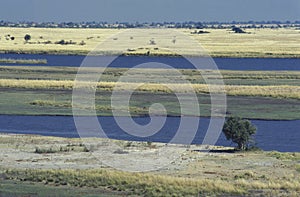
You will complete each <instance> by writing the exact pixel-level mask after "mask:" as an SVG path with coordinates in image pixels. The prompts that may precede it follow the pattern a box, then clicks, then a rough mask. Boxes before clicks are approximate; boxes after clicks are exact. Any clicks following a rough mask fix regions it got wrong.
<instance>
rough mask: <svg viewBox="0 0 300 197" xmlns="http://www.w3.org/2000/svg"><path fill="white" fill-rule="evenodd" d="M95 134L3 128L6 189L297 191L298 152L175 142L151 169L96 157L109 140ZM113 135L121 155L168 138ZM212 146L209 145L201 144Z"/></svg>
mask: <svg viewBox="0 0 300 197" xmlns="http://www.w3.org/2000/svg"><path fill="white" fill-rule="evenodd" d="M90 141H92V142H93V143H94V144H99V145H97V146H94V148H93V149H86V147H85V144H83V142H82V141H81V139H67V138H55V137H41V136H32V135H27V136H26V135H11V134H1V135H0V147H1V148H0V180H1V182H0V194H1V196H5V195H7V196H14V195H16V196H17V195H18V196H20V195H23V196H24V195H25V196H26V195H32V194H34V196H47V193H45V192H44V191H51V192H52V191H53V192H54V193H53V194H55V193H56V194H57V195H59V194H60V195H62V196H73V195H75V196H78V194H82V195H83V196H85V195H87V191H88V190H89V188H91V190H89V191H90V192H89V194H90V195H92V196H93V194H94V195H96V194H99V193H101V194H102V195H100V196H110V195H120V196H122V195H131V196H134V195H137V194H142V195H143V196H144V195H146V196H152V195H155V196H173V195H174V194H177V196H196V195H197V194H198V193H199V194H202V195H212V196H215V195H217V194H219V195H237V196H247V195H249V196H261V195H266V196H297V195H298V194H299V192H300V179H299V177H300V176H299V175H300V166H299V161H300V154H299V153H279V152H260V151H258V152H236V153H234V152H232V149H227V148H224V147H208V146H204V145H203V146H195V145H193V146H189V147H186V146H182V145H175V146H171V147H170V148H171V149H172V150H173V151H175V152H176V151H178V152H180V153H181V154H179V158H177V159H176V160H174V162H172V163H171V164H169V165H167V166H166V167H163V168H161V169H159V170H158V171H153V172H148V173H128V172H120V171H116V170H113V169H111V168H109V167H107V166H106V165H105V164H104V163H102V162H101V156H99V157H94V153H95V152H97V148H100V149H101V148H105V147H104V146H105V144H103V143H102V140H101V139H90ZM112 143H117V144H119V146H120V147H121V149H122V151H118V152H115V153H114V156H119V157H121V156H128V155H132V154H135V153H136V152H137V151H138V152H141V153H142V152H147V151H151V152H155V151H158V149H159V148H160V147H161V146H164V145H163V144H159V143H152V144H148V143H146V142H130V143H129V142H126V141H112ZM95 147H97V148H95ZM207 148H209V149H211V150H212V151H211V152H209V153H207V152H203V151H204V150H207ZM136 160H137V162H138V158H136ZM124 162H126V161H124ZM149 162H150V161H149ZM151 162H153V161H152V160H151ZM123 165H126V163H123ZM153 165H155V163H154V164H153ZM25 169H26V170H25ZM61 169H64V170H61ZM82 180H84V181H82ZM14 184H16V185H15V186H14ZM75 192H78V193H77V194H76V193H75Z"/></svg>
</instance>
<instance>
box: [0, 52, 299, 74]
mask: <svg viewBox="0 0 300 197" xmlns="http://www.w3.org/2000/svg"><path fill="white" fill-rule="evenodd" d="M85 57H86V56H80V55H78V56H77V55H48V54H47V55H46V54H45V55H41V54H0V58H13V59H46V60H47V64H44V65H43V66H71V67H79V66H80V65H81V63H82V61H83V60H84V58H85ZM96 58H101V57H96ZM95 61H97V60H95ZM214 61H215V63H216V65H217V67H218V68H219V69H221V70H270V71H271V70H291V71H292V70H294V71H295V70H297V71H299V70H300V58H299V59H296V58H214ZM146 62H160V63H164V64H167V65H170V66H172V67H173V68H178V69H193V68H194V67H193V66H192V65H191V64H190V63H189V62H187V61H186V60H185V59H184V58H182V57H149V56H138V57H137V56H119V57H118V58H117V59H116V60H115V61H114V62H113V63H112V64H111V65H110V67H122V68H131V67H133V66H135V65H138V64H141V63H146ZM2 65H4V64H2ZM5 65H10V66H15V65H17V64H5ZM28 66H37V65H33V64H31V65H28ZM97 66H101V65H97Z"/></svg>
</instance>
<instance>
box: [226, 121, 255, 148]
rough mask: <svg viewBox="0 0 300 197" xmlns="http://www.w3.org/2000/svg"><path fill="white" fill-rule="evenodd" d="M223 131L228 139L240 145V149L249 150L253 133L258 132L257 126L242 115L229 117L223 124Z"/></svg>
mask: <svg viewBox="0 0 300 197" xmlns="http://www.w3.org/2000/svg"><path fill="white" fill-rule="evenodd" d="M223 133H224V134H225V136H226V139H227V140H232V142H234V143H236V144H237V145H238V149H239V150H247V149H248V147H249V144H250V143H251V142H253V141H254V140H253V138H252V135H254V134H255V133H256V127H255V126H254V125H253V124H252V123H251V122H250V121H249V120H244V119H241V118H240V117H229V118H227V119H226V122H225V124H224V126H223Z"/></svg>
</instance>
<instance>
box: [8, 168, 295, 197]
mask: <svg viewBox="0 0 300 197" xmlns="http://www.w3.org/2000/svg"><path fill="white" fill-rule="evenodd" d="M5 175H6V176H7V177H8V178H9V179H16V180H21V181H32V182H43V183H46V184H49V185H68V186H75V187H91V188H97V187H108V188H110V189H113V190H118V191H125V192H129V193H130V194H143V195H146V196H174V195H175V194H176V196H196V195H198V194H202V195H203V194H206V195H207V194H214V195H216V194H223V195H224V194H231V195H233V194H236V195H237V194H239V195H242V194H246V193H248V191H250V190H251V191H255V190H257V191H261V190H266V191H265V192H266V193H268V192H272V194H273V195H276V194H277V195H278V194H280V192H282V190H285V191H288V192H289V193H290V194H296V193H297V192H299V191H300V183H299V180H298V181H297V180H294V181H288V180H254V179H253V177H252V178H251V173H246V174H245V176H247V177H248V178H246V177H245V178H238V179H236V180H231V181H228V180H221V179H215V180H209V179H203V178H197V179H196V178H180V177H174V176H166V175H153V174H149V173H128V172H121V171H115V170H104V169H103V170H34V169H33V170H6V171H5ZM249 176H250V177H249ZM83 180H84V181H83Z"/></svg>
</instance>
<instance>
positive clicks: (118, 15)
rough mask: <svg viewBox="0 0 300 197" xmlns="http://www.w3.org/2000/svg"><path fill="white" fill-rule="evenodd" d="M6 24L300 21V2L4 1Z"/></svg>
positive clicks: (0, 10)
mask: <svg viewBox="0 0 300 197" xmlns="http://www.w3.org/2000/svg"><path fill="white" fill-rule="evenodd" d="M0 20H7V21H14V22H15V21H38V22H41V21H44V22H50V21H53V22H62V21H66V22H67V21H74V22H79V21H107V22H116V21H119V22H163V21H179V22H180V21H233V20H236V21H249V20H254V21H261V20H281V21H286V20H291V21H295V20H300V0H2V1H1V5H0Z"/></svg>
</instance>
